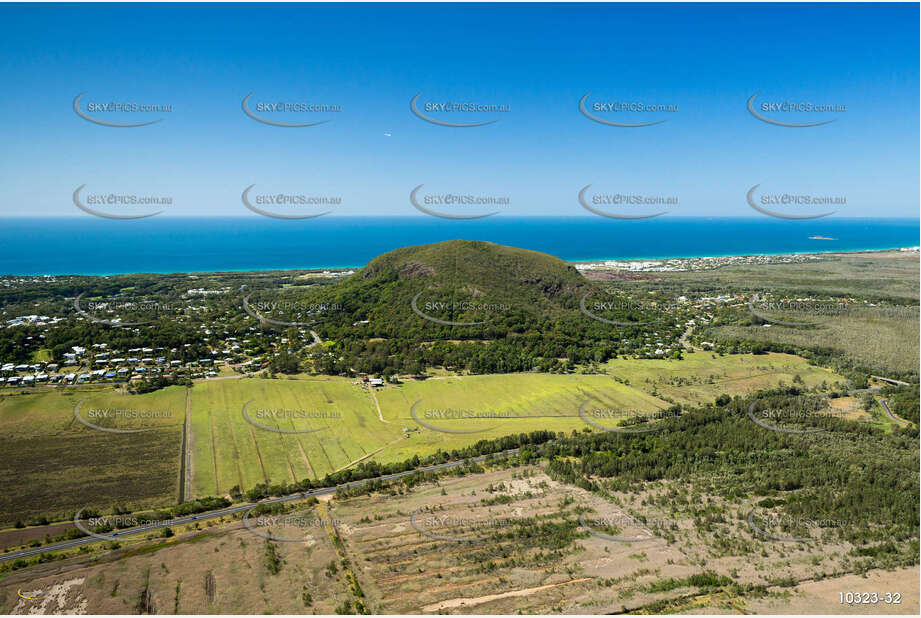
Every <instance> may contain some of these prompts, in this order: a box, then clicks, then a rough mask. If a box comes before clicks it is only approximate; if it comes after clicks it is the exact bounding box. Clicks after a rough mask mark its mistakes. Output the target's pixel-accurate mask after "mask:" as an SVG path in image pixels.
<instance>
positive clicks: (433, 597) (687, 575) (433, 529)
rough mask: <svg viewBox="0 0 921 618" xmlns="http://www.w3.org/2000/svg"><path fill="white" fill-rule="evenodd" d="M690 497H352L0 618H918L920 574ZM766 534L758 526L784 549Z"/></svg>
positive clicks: (68, 582)
mask: <svg viewBox="0 0 921 618" xmlns="http://www.w3.org/2000/svg"><path fill="white" fill-rule="evenodd" d="M689 488H690V485H687V484H685V483H684V482H683V481H682V482H670V483H655V484H650V485H649V486H648V487H647V488H646V489H645V490H644V491H642V492H637V493H620V494H616V495H612V496H609V497H603V496H601V495H598V494H595V493H590V492H588V491H585V490H583V489H581V488H578V487H573V486H569V485H563V484H560V483H558V482H556V481H554V480H552V479H551V478H549V477H548V476H547V475H546V474H545V473H544V470H543V468H542V467H541V466H536V465H532V466H523V467H512V468H498V469H497V468H493V469H489V470H487V471H485V472H482V473H477V474H468V475H465V476H456V475H447V476H443V477H441V478H440V479H438V480H437V481H436V482H427V483H422V484H418V485H415V486H406V485H403V484H401V485H393V486H391V487H385V488H384V489H383V490H381V491H379V492H376V493H371V494H362V495H355V496H345V495H341V494H339V495H336V496H333V497H329V499H327V500H323V501H320V502H319V503H316V504H314V505H313V506H310V505H309V504H301V505H299V506H295V507H291V510H289V511H287V512H286V513H283V514H282V515H281V517H289V518H291V519H293V518H294V517H295V516H297V517H302V518H318V519H319V520H321V521H322V522H326V524H328V525H321V526H319V527H314V528H312V529H310V530H308V531H307V532H304V531H303V530H301V531H300V533H299V534H300V536H297V534H298V532H297V530H294V531H293V532H292V527H291V526H288V527H277V526H274V524H273V525H267V526H266V527H261V526H255V524H254V523H253V522H257V521H261V520H260V519H258V518H254V517H250V519H249V520H248V521H249V522H250V528H253V527H255V529H256V531H257V532H267V533H268V534H269V535H270V536H273V537H274V538H275V540H274V541H268V540H267V539H265V538H263V536H260V535H259V534H257V532H254V531H253V530H252V529H247V528H246V527H244V525H243V523H242V522H241V521H240V520H239V519H229V518H228V519H227V520H226V521H222V522H220V523H217V522H216V523H215V524H213V525H210V526H209V525H207V524H205V525H204V527H203V529H200V530H198V529H195V528H194V527H193V528H192V529H189V530H186V531H179V532H178V533H177V535H176V536H175V537H173V538H170V539H153V540H146V541H140V542H137V543H131V544H126V545H125V546H123V547H122V548H120V549H118V550H117V551H114V552H109V553H94V554H92V555H86V556H78V557H75V558H72V559H70V560H68V561H66V562H51V563H47V564H41V565H37V566H34V567H30V568H27V569H23V570H19V571H14V572H13V573H11V574H9V575H7V576H6V577H4V579H3V580H2V581H0V612H2V613H14V614H24V613H34V614H50V613H61V612H66V613H90V614H93V613H99V614H113V613H130V614H133V613H230V614H241V613H291V614H300V613H345V612H346V611H354V610H355V608H356V607H357V604H361V605H362V606H363V607H366V608H367V609H368V610H369V611H371V612H373V613H383V614H398V613H404V614H414V613H439V614H445V613H447V614H452V613H455V614H513V613H518V612H519V611H520V612H522V613H551V614H557V613H560V614H603V613H612V612H623V611H627V612H630V613H663V612H667V613H771V614H781V613H797V612H801V613H814V614H820V613H830V612H835V613H854V614H866V613H905V614H914V613H917V609H918V585H917V584H918V568H917V567H913V568H910V569H900V570H898V571H895V572H892V573H887V572H881V571H870V572H869V573H868V574H867V576H866V577H862V576H860V575H855V574H852V573H849V572H848V571H847V569H848V560H847V553H848V551H849V550H850V547H849V546H848V545H847V544H846V543H840V542H839V543H831V542H827V540H826V539H827V537H823V534H822V532H821V531H820V530H818V531H811V532H810V531H807V532H806V533H807V534H810V537H809V539H808V541H804V542H784V541H780V540H776V539H773V538H770V537H769V536H765V535H764V534H761V533H759V532H757V531H756V530H754V529H753V528H752V527H751V526H750V525H749V523H748V522H747V520H746V517H745V516H746V514H747V513H749V512H751V509H752V505H751V504H749V503H748V502H746V501H745V500H744V499H740V500H739V501H738V502H737V503H732V504H728V503H725V502H717V500H716V499H715V498H713V497H711V496H709V495H703V496H695V495H692V494H691V493H690V491H689ZM676 504H678V505H683V506H677V507H676V506H674V505H676ZM762 511H764V510H763V509H762ZM769 519H770V518H769V513H767V512H761V513H760V514H759V517H758V518H757V519H756V520H755V521H757V522H758V524H759V526H760V527H761V529H762V530H764V531H765V532H767V533H768V535H770V534H780V533H781V532H782V529H781V528H780V527H773V526H772V525H771V524H770V521H769ZM267 521H270V522H277V521H278V520H267ZM198 525H199V524H195V526H198ZM295 536H297V538H298V539H303V540H296V541H295V540H291V541H288V540H282V539H293V538H295ZM96 549H97V551H101V550H103V549H104V548H102V547H101V546H96ZM702 577H703V578H706V577H710V578H718V579H719V580H720V581H721V582H722V583H719V584H712V585H711V584H707V583H701V578H702ZM727 582H729V583H731V584H732V585H727ZM752 586H756V587H758V586H760V588H752ZM839 591H840V592H855V593H856V592H863V591H869V592H877V593H879V594H880V595H883V594H885V593H886V592H893V593H894V592H898V593H900V594H901V603H900V604H898V605H884V604H882V603H878V604H875V605H846V604H844V605H842V604H841V603H840V602H839V594H838V593H839ZM23 597H28V598H23Z"/></svg>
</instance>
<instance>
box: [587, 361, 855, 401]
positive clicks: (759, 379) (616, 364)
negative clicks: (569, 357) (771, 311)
mask: <svg viewBox="0 0 921 618" xmlns="http://www.w3.org/2000/svg"><path fill="white" fill-rule="evenodd" d="M604 368H605V370H606V371H607V372H608V373H609V374H610V375H612V376H615V377H618V378H623V379H626V380H627V381H628V382H629V384H630V385H631V386H633V387H634V388H638V389H640V390H643V391H645V392H648V393H651V394H653V395H656V396H664V397H665V398H666V399H669V400H673V401H675V402H676V403H682V404H688V405H699V404H702V403H710V402H712V401H713V400H714V399H716V398H717V397H718V396H719V395H722V394H726V395H729V396H734V395H747V394H750V393H753V392H755V391H758V390H762V389H767V388H774V387H776V386H778V385H779V384H781V383H783V384H786V385H787V386H790V385H792V384H794V378H796V377H797V376H799V378H800V379H801V380H802V385H804V386H806V387H814V386H818V385H821V384H823V383H825V384H827V385H828V386H829V387H832V386H833V385H834V384H835V383H836V382H840V383H841V385H842V386H843V385H844V379H843V378H842V377H841V376H839V375H837V374H836V373H834V372H833V371H830V370H828V369H824V368H822V367H816V366H813V365H810V364H809V363H808V362H807V361H806V360H805V359H803V358H800V357H799V356H793V355H791V354H776V353H768V354H758V355H752V354H738V355H733V356H720V355H718V354H715V353H713V352H688V353H685V354H684V359H683V360H680V361H679V360H664V359H663V360H646V361H641V362H638V361H635V360H625V359H614V360H612V361H608V362H607V363H606V364H605V365H604Z"/></svg>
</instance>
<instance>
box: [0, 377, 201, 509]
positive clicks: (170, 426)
mask: <svg viewBox="0 0 921 618" xmlns="http://www.w3.org/2000/svg"><path fill="white" fill-rule="evenodd" d="M77 404H80V414H81V417H82V418H84V419H85V420H87V421H89V422H91V423H93V424H96V425H99V426H101V427H106V428H112V429H121V430H135V429H149V431H143V432H138V433H125V434H119V433H110V432H105V431H99V430H96V429H92V428H90V427H87V426H85V425H83V424H81V423H80V422H79V421H77V419H76V418H75V416H74V407H75V406H76V405H77ZM117 411H121V414H118V413H117ZM131 411H134V413H135V414H136V415H137V416H136V417H133V416H132V414H131ZM184 411H185V388H183V387H170V388H167V389H163V390H160V391H156V392H153V393H148V394H145V395H122V394H120V393H118V392H116V391H113V390H111V389H85V390H84V389H62V390H47V391H41V392H36V393H29V394H25V395H17V394H7V395H3V396H0V452H2V453H3V465H2V466H0V484H2V485H3V488H4V491H3V492H2V493H0V527H8V526H11V525H12V524H13V523H14V522H16V521H17V520H21V521H23V522H24V523H28V521H29V520H30V519H31V518H32V517H34V516H36V515H47V516H49V517H51V518H54V517H55V516H58V517H61V516H66V513H67V512H68V511H75V510H77V509H79V508H81V507H83V506H87V505H92V506H99V507H106V508H109V507H112V506H113V505H116V504H118V505H122V506H126V507H129V508H144V507H146V506H154V505H159V504H169V503H172V502H174V501H175V500H176V496H177V493H176V488H177V485H176V482H177V479H178V475H179V455H180V448H181V442H182V423H183V416H184ZM154 413H156V414H154ZM103 414H106V415H108V416H103Z"/></svg>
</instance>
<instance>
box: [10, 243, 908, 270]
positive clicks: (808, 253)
mask: <svg viewBox="0 0 921 618" xmlns="http://www.w3.org/2000/svg"><path fill="white" fill-rule="evenodd" d="M893 251H896V252H903V253H911V252H914V253H918V247H917V246H914V247H886V248H873V249H845V250H840V249H839V250H832V249H829V250H826V251H794V252H790V253H744V254H737V253H726V254H716V255H704V256H698V255H680V256H666V257H661V256H657V257H629V258H624V257H618V258H592V259H578V260H563V261H564V262H566V263H567V264H571V265H573V266H577V265H584V264H602V263H604V262H639V261H650V260H656V261H662V260H716V259H725V258H755V257H777V258H780V257H792V256H798V257H803V256H822V255H835V254H839V255H840V254H860V253H890V252H893ZM561 259H562V258H561ZM364 266H365V265H357V266H292V267H286V268H265V269H261V268H255V267H253V268H231V269H224V270H186V271H169V270H167V271H140V272H105V273H74V272H69V273H43V274H33V275H17V274H9V273H5V274H0V278H4V277H117V276H130V275H215V274H224V273H230V274H233V273H257V272H258V273H268V272H278V273H284V272H295V271H300V272H319V273H323V272H324V271H329V272H340V271H344V270H358V269H360V268H364Z"/></svg>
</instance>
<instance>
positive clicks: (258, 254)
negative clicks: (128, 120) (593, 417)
mask: <svg viewBox="0 0 921 618" xmlns="http://www.w3.org/2000/svg"><path fill="white" fill-rule="evenodd" d="M919 229H921V225H919V220H918V219H841V218H827V219H812V220H808V221H781V220H772V219H769V218H767V217H764V218H682V217H672V218H668V217H661V218H656V219H645V220H638V221H615V220H607V219H602V218H600V217H572V218H557V217H531V218H502V217H501V216H497V217H494V218H490V219H479V220H468V221H449V220H444V219H436V218H429V217H354V218H352V217H323V218H319V219H310V220H301V221H282V220H275V219H269V218H263V217H258V216H256V217H252V218H244V217H235V218H161V217H152V218H149V219H138V220H127V221H116V220H105V219H94V218H92V217H86V218H79V217H67V218H63V217H62V218H5V219H0V274H2V275H63V274H74V275H109V274H125V273H173V272H213V271H244V270H284V269H307V268H356V267H361V266H364V265H365V264H366V263H367V262H368V261H369V260H370V259H372V258H374V257H375V256H377V255H380V254H381V253H385V252H387V251H390V250H392V249H396V248H398V247H404V246H407V245H420V244H426V243H433V242H438V241H442V240H451V239H457V238H462V239H467V240H486V241H491V242H495V243H500V244H504V245H511V246H514V247H521V248H524V249H533V250H535V251H542V252H544V253H549V254H551V255H555V256H557V257H559V258H562V259H564V260H567V261H570V262H574V261H590V260H612V259H619V260H623V259H651V258H669V257H711V256H722V255H756V254H782V253H787V254H789V253H820V252H830V251H857V250H868V249H894V248H900V247H915V246H918V245H919V244H921V243H919ZM816 236H818V237H822V239H815V238H810V237H816Z"/></svg>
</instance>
